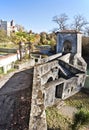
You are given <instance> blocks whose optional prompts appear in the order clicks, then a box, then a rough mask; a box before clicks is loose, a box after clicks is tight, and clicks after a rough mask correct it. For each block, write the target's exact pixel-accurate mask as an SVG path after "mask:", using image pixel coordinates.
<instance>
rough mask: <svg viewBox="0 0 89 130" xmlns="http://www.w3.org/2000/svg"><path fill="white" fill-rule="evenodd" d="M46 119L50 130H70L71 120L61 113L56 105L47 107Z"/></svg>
mask: <svg viewBox="0 0 89 130" xmlns="http://www.w3.org/2000/svg"><path fill="white" fill-rule="evenodd" d="M46 120H47V125H48V129H49V130H50V129H51V130H67V129H68V130H69V125H70V120H69V119H68V118H66V117H64V116H63V115H61V114H60V113H59V110H58V109H57V108H55V107H48V108H47V109H46Z"/></svg>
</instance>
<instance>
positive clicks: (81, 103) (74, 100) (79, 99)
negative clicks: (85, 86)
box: [65, 92, 89, 109]
mask: <svg viewBox="0 0 89 130" xmlns="http://www.w3.org/2000/svg"><path fill="white" fill-rule="evenodd" d="M65 103H66V104H67V105H69V106H74V107H76V108H85V109H89V95H88V94H85V93H82V92H79V93H77V94H75V95H74V96H72V97H70V98H68V99H66V100H65Z"/></svg>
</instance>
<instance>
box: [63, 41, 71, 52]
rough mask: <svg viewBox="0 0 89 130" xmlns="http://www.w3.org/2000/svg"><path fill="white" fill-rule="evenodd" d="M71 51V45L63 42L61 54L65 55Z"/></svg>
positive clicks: (68, 42)
mask: <svg viewBox="0 0 89 130" xmlns="http://www.w3.org/2000/svg"><path fill="white" fill-rule="evenodd" d="M71 51H72V43H71V42H70V41H69V40H65V41H64V43H63V53H64V54H67V53H70V52H71Z"/></svg>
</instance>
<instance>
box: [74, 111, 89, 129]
mask: <svg viewBox="0 0 89 130" xmlns="http://www.w3.org/2000/svg"><path fill="white" fill-rule="evenodd" d="M73 122H74V123H73V125H72V130H79V128H80V127H81V126H83V125H87V124H88V123H89V111H87V110H85V109H81V110H80V111H78V112H77V113H75V115H74V121H73Z"/></svg>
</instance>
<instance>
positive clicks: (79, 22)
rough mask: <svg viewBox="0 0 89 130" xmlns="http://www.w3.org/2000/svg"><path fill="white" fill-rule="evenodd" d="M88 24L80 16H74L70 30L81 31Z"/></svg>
mask: <svg viewBox="0 0 89 130" xmlns="http://www.w3.org/2000/svg"><path fill="white" fill-rule="evenodd" d="M87 24H89V23H88V22H87V20H86V19H85V18H84V17H83V16H82V15H75V16H74V21H73V24H71V28H72V29H74V30H77V31H83V29H84V27H85V26H86V25H87Z"/></svg>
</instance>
